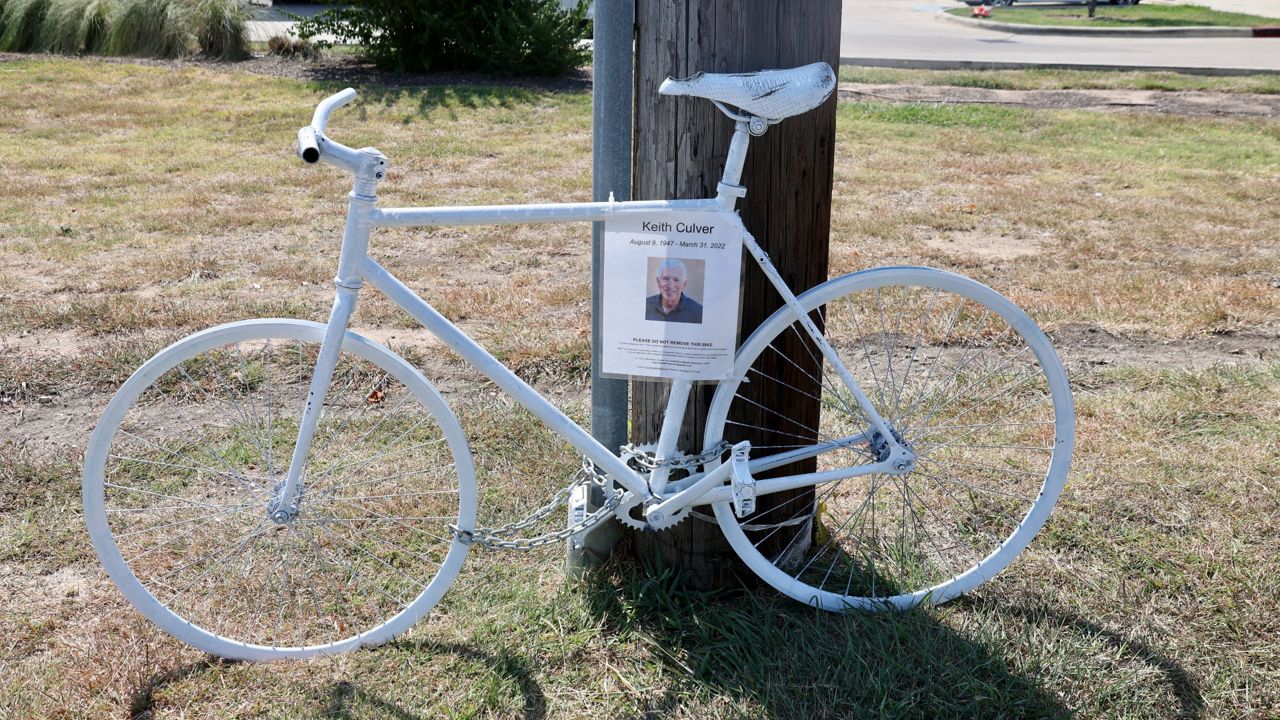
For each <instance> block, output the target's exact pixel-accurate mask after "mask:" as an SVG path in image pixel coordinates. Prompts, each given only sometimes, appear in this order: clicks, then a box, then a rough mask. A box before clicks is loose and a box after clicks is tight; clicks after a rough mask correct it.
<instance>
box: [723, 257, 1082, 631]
mask: <svg viewBox="0 0 1280 720" xmlns="http://www.w3.org/2000/svg"><path fill="white" fill-rule="evenodd" d="M800 301H801V304H802V306H803V307H804V308H805V310H807V311H809V315H810V317H811V318H812V319H813V320H814V322H815V323H816V324H817V325H818V327H819V328H822V329H823V333H824V335H825V337H826V339H827V341H828V342H829V343H830V344H831V345H832V347H833V348H834V350H835V352H836V354H837V355H838V356H839V357H840V359H841V361H842V362H843V363H844V365H845V366H846V367H847V368H848V369H849V371H850V372H851V373H852V374H853V376H854V378H855V379H856V380H857V382H858V384H859V385H860V386H861V388H862V390H863V392H864V393H865V394H866V396H867V397H868V399H869V400H870V402H871V404H872V405H873V406H874V407H875V409H876V412H877V413H878V414H880V416H881V417H883V418H884V419H885V421H886V422H887V423H888V425H889V426H890V428H891V431H892V432H893V433H894V435H895V436H896V437H897V439H898V440H899V441H900V442H904V443H905V444H906V445H907V446H908V447H910V449H911V450H912V451H913V452H914V453H915V454H916V457H917V459H916V464H915V469H914V470H912V471H911V472H909V473H907V474H905V475H883V474H870V475H863V476H860V477H855V478H847V479H844V480H838V481H834V482H830V483H827V484H824V485H821V486H818V487H816V488H811V489H809V490H808V491H807V492H806V491H801V492H799V493H789V494H787V495H779V496H774V497H770V496H763V497H761V498H760V503H759V505H758V510H757V512H756V513H755V515H754V516H752V517H749V518H746V519H739V518H737V517H735V515H734V513H733V510H732V508H731V507H730V505H729V503H719V504H717V505H715V506H714V508H715V514H716V519H717V521H718V522H719V524H720V527H721V529H722V530H723V531H724V534H725V536H726V537H727V539H728V540H729V542H730V544H731V545H732V546H733V547H734V549H735V550H736V551H737V553H738V555H739V556H741V557H742V559H743V561H744V562H745V563H746V564H747V565H748V566H749V567H751V569H752V570H754V571H755V572H756V573H757V574H758V575H760V576H761V577H762V578H763V579H764V580H766V581H767V582H769V583H770V584H771V585H773V586H774V587H775V588H777V589H778V590H779V591H781V592H783V593H785V594H787V595H789V596H791V597H793V598H795V599H797V600H799V601H801V602H804V603H807V604H810V605H814V606H817V607H821V608H824V609H828V610H848V609H884V608H905V607H910V606H913V605H916V604H920V603H934V604H936V603H941V602H945V601H946V600H949V599H951V598H953V597H956V596H957V595H959V594H961V593H964V592H966V591H968V590H971V589H973V588H974V587H976V586H978V585H979V584H981V583H982V582H984V581H986V580H988V579H990V578H991V577H993V576H994V575H995V574H996V573H997V572H999V571H1000V570H1001V569H1003V568H1004V567H1005V566H1007V565H1008V564H1009V563H1010V562H1011V561H1012V560H1013V558H1014V557H1016V556H1017V555H1018V553H1020V552H1021V551H1022V550H1023V549H1024V548H1025V547H1026V546H1027V544H1028V543H1029V542H1030V541H1031V539H1032V537H1033V536H1034V535H1035V534H1036V532H1037V531H1038V530H1039V529H1040V527H1041V526H1042V525H1043V524H1044V522H1045V520H1046V519H1047V518H1048V517H1049V513H1050V511H1051V510H1052V508H1053V505H1054V503H1055V502H1056V500H1057V498H1058V495H1059V494H1060V493H1061V491H1062V487H1063V483H1064V481H1065V479H1066V475H1067V469H1068V466H1069V464H1070V459H1071V451H1072V446H1073V443H1074V432H1075V414H1074V410H1073V405H1072V399H1071V392H1070V388H1069V387H1068V384H1067V378H1066V374H1065V372H1064V371H1063V368H1062V364H1061V362H1060V361H1059V359H1058V357H1057V354H1056V353H1055V352H1054V350H1053V348H1052V346H1051V345H1050V343H1049V340H1048V338H1046V337H1045V335H1044V333H1043V332H1041V331H1040V329H1039V328H1038V327H1037V326H1036V324H1035V323H1034V322H1033V321H1032V320H1031V319H1030V318H1029V317H1028V316H1027V315H1026V313H1024V312H1023V311H1022V310H1020V309H1019V308H1017V307H1016V306H1015V305H1014V304H1013V303H1012V302H1010V301H1009V300H1008V299H1006V298H1004V297H1003V296H1001V295H1000V294H999V293H997V292H995V291H994V290H992V289H990V288H988V287H986V286H985V285H982V284H981V283H978V282H976V281H974V280H970V279H968V278H965V277H962V276H960V275H956V274H953V273H949V272H944V271H941V270H933V269H929V268H909V267H903V268H880V269H876V270H868V271H864V272H859V273H854V274H852V275H846V276H844V277H841V278H837V279H834V280H831V281H828V282H826V283H824V284H822V285H820V286H818V287H816V288H813V289H812V290H810V291H808V292H806V293H805V294H803V295H802V296H801V297H800ZM736 362H737V365H736V368H735V371H734V374H733V377H734V378H736V379H735V380H732V381H729V382H724V383H722V384H721V385H720V386H719V388H718V389H717V391H716V394H715V396H714V398H713V400H712V404H711V408H710V410H709V412H708V420H707V432H706V437H705V439H706V442H707V447H710V446H712V445H713V444H715V443H718V442H719V441H720V440H721V439H722V438H723V439H725V440H728V441H730V442H738V441H740V440H744V439H747V440H750V441H751V442H752V445H753V447H752V459H753V460H756V459H758V458H763V457H765V456H768V455H773V454H777V453H782V452H796V451H805V454H807V456H808V457H807V458H805V459H803V460H799V461H797V462H794V463H792V464H791V465H789V466H787V467H783V468H777V469H776V470H774V471H771V472H768V473H763V474H761V475H759V476H758V479H759V478H767V477H771V476H778V475H794V474H799V473H807V472H814V471H827V470H838V469H841V468H850V467H856V466H859V465H866V464H870V463H873V462H876V461H877V460H879V459H882V458H883V457H885V456H886V455H887V450H886V442H885V439H884V438H882V437H879V435H878V433H876V432H875V431H874V430H873V429H872V428H871V427H870V421H869V420H868V419H867V416H866V413H865V412H864V411H863V410H862V408H861V407H860V406H859V405H858V402H857V401H856V400H855V398H854V396H853V395H852V393H850V392H849V390H848V388H846V387H845V386H844V383H843V382H842V381H841V379H840V378H839V377H838V376H837V374H836V372H835V370H834V368H833V367H832V366H831V364H830V363H829V362H827V361H826V360H825V359H824V357H823V355H822V353H821V352H820V351H819V350H818V348H817V347H816V345H815V343H814V342H813V340H812V339H811V338H810V337H809V335H808V334H807V333H806V332H805V330H804V328H803V326H802V325H801V324H800V322H799V321H798V319H797V318H796V317H795V315H794V314H793V313H792V312H791V311H790V310H789V309H788V308H785V307H784V308H782V309H781V310H779V311H778V312H777V313H775V314H774V316H773V317H771V318H770V319H769V320H767V321H766V322H765V323H764V324H763V325H761V326H760V328H759V329H757V330H756V331H755V333H754V334H752V336H751V337H750V338H749V339H748V340H747V341H746V342H745V343H744V344H743V346H742V348H741V349H740V350H739V353H738V360H737V361H736ZM797 397H798V398H799V399H800V400H801V401H802V402H800V403H798V404H797V403H796V402H795V399H796V398H797ZM784 403H786V404H785V405H784ZM784 498H785V499H784Z"/></svg>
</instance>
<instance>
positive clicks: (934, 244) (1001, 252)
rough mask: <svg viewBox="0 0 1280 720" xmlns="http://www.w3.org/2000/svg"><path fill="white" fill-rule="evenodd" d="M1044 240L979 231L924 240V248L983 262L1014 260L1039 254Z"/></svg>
mask: <svg viewBox="0 0 1280 720" xmlns="http://www.w3.org/2000/svg"><path fill="white" fill-rule="evenodd" d="M1045 241H1046V238H1037V237H1029V236H1024V235H1002V234H1000V233H993V232H986V231H982V230H970V231H967V232H954V233H950V234H947V235H935V236H931V237H928V238H925V241H924V243H925V245H928V246H929V247H931V248H933V249H935V250H941V251H943V252H945V253H949V254H953V255H961V256H963V255H973V256H976V257H979V258H982V259H985V260H1016V259H1018V258H1021V257H1030V256H1032V255H1035V254H1036V253H1037V252H1039V251H1040V248H1041V247H1042V246H1043V245H1044V243H1045Z"/></svg>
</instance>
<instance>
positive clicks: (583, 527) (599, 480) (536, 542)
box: [449, 458, 625, 550]
mask: <svg viewBox="0 0 1280 720" xmlns="http://www.w3.org/2000/svg"><path fill="white" fill-rule="evenodd" d="M588 481H590V482H591V483H593V484H595V485H600V486H604V485H605V483H607V482H608V476H606V475H604V474H603V473H601V472H600V471H598V470H596V467H595V464H594V463H592V462H591V460H590V459H589V458H583V460H582V469H581V470H579V471H578V472H577V473H575V474H574V476H573V481H572V482H570V483H569V485H568V486H567V487H565V488H564V489H562V490H560V491H559V492H557V493H556V494H555V497H553V498H551V501H550V502H548V503H547V504H546V505H543V506H542V507H540V508H538V509H537V510H534V511H533V512H532V513H530V514H529V515H527V516H525V517H524V518H522V519H520V520H517V521H515V522H510V523H507V524H506V525H502V526H500V527H496V528H486V527H478V528H476V529H475V530H461V529H459V528H458V527H457V526H456V525H450V526H449V531H450V532H451V533H453V536H454V537H456V538H458V540H460V541H462V543H463V544H465V545H480V546H482V547H486V548H489V549H490V550H499V549H502V550H532V549H534V548H538V547H542V546H543V545H550V544H551V543H557V542H563V541H565V540H568V539H569V538H570V537H572V536H574V535H577V534H578V533H582V532H586V531H587V530H590V529H592V528H594V527H595V526H596V525H599V524H600V523H602V522H604V521H605V520H607V519H608V518H610V517H613V511H614V510H615V509H617V507H618V504H619V503H621V502H622V495H623V493H624V492H625V491H624V490H623V488H615V489H614V490H613V492H612V493H610V494H609V496H608V497H606V498H605V501H604V504H603V505H601V506H600V508H599V509H598V510H596V511H595V512H593V513H591V514H590V515H587V516H586V517H584V518H582V519H581V520H579V521H578V522H575V523H573V524H571V525H569V526H568V527H566V528H563V529H561V530H554V531H552V532H549V533H545V534H543V535H539V536H537V537H532V538H512V539H509V540H508V539H505V538H507V537H508V536H510V535H514V534H516V533H518V532H521V531H523V530H528V529H529V528H531V527H533V526H534V525H536V524H538V523H539V522H541V521H542V520H545V519H546V517H547V516H548V515H550V514H551V513H553V512H555V510H556V508H558V507H560V506H561V505H564V504H565V503H566V502H568V500H569V497H570V496H571V495H572V494H573V491H574V490H575V489H576V488H577V487H579V486H580V485H582V484H584V483H586V482H588Z"/></svg>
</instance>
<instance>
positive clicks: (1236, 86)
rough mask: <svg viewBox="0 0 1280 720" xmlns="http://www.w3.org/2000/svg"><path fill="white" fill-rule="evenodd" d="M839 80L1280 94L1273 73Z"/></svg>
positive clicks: (888, 74)
mask: <svg viewBox="0 0 1280 720" xmlns="http://www.w3.org/2000/svg"><path fill="white" fill-rule="evenodd" d="M840 82H849V83H865V84H871V85H949V86H953V87H976V88H988V89H991V90H1170V91H1175V90H1197V91H1211V92H1230V93H1259V94H1267V95H1275V94H1280V75H1277V74H1269V75H1237V76H1231V77H1209V76H1204V75H1186V74H1182V73H1174V72H1156V71H1145V70H1144V71H1101V70H1057V69H1030V70H982V71H975V70H904V69H898V68H872V67H858V66H853V65H841V66H840Z"/></svg>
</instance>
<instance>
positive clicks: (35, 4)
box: [0, 0, 50, 52]
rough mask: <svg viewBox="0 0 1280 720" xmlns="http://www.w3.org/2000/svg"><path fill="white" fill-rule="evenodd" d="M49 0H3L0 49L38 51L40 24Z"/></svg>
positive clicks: (46, 12) (0, 12)
mask: <svg viewBox="0 0 1280 720" xmlns="http://www.w3.org/2000/svg"><path fill="white" fill-rule="evenodd" d="M49 4H50V0H4V7H3V9H0V51H4V52H32V51H37V52H38V51H39V48H38V47H37V43H38V42H39V39H40V26H41V24H42V23H43V22H44V19H45V16H46V15H47V14H48V12H49Z"/></svg>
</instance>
